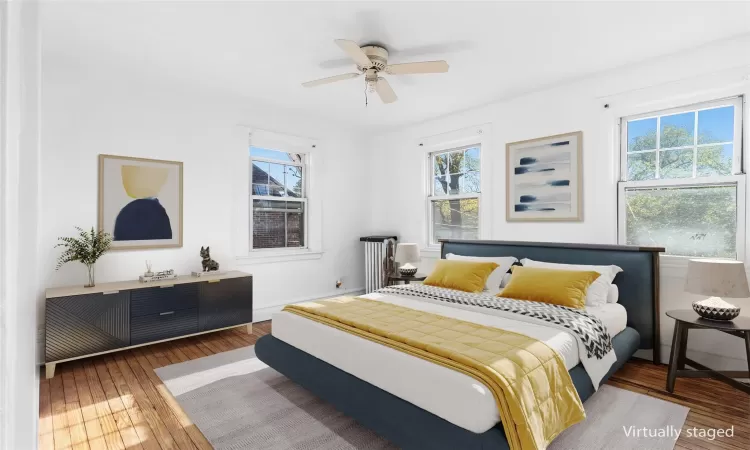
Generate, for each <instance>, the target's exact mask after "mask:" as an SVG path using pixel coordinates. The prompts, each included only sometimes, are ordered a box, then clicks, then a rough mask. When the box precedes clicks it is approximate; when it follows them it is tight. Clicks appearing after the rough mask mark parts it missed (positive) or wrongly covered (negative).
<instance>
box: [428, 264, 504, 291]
mask: <svg viewBox="0 0 750 450" xmlns="http://www.w3.org/2000/svg"><path fill="white" fill-rule="evenodd" d="M496 268H497V264H495V263H494V262H473V261H457V260H452V259H441V260H439V261H438V262H437V264H436V265H435V269H434V270H433V271H432V273H431V274H430V276H428V277H427V278H425V280H424V281H423V282H422V283H423V284H427V285H429V286H438V287H442V288H448V289H456V290H458V291H465V292H482V290H483V289H484V284H485V282H487V278H489V276H490V274H491V273H492V271H493V270H495V269H496Z"/></svg>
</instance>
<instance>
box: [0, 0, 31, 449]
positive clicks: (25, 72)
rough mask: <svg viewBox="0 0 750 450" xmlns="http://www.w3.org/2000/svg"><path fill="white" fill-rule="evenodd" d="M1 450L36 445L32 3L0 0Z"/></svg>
mask: <svg viewBox="0 0 750 450" xmlns="http://www.w3.org/2000/svg"><path fill="white" fill-rule="evenodd" d="M0 16H1V17H0V19H1V20H0V27H2V30H1V31H2V36H0V54H3V58H2V61H0V78H2V80H3V82H2V84H3V86H2V88H1V89H2V92H0V106H1V107H2V109H1V110H0V182H1V183H2V184H1V185H0V219H1V220H0V449H8V450H11V449H13V450H15V449H27V448H34V447H35V445H36V434H37V433H36V430H37V421H38V389H37V387H38V386H39V371H38V369H37V368H36V365H35V361H36V353H37V352H36V346H35V345H34V341H35V338H36V336H35V334H36V333H35V330H36V327H35V325H36V305H35V302H34V299H35V297H36V296H37V292H38V289H39V288H38V283H37V270H36V267H37V260H36V257H37V252H36V245H37V223H38V209H39V191H38V188H37V185H38V181H39V173H38V168H39V156H40V155H39V127H40V123H39V101H40V92H39V87H40V82H39V77H40V32H39V15H38V5H37V4H36V3H35V2H31V1H19V2H10V3H6V2H4V3H2V4H0Z"/></svg>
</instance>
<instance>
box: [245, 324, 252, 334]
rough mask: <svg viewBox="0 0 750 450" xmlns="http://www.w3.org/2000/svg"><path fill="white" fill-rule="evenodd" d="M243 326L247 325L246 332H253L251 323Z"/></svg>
mask: <svg viewBox="0 0 750 450" xmlns="http://www.w3.org/2000/svg"><path fill="white" fill-rule="evenodd" d="M245 326H246V327H247V334H253V324H251V323H249V324H247V325H245Z"/></svg>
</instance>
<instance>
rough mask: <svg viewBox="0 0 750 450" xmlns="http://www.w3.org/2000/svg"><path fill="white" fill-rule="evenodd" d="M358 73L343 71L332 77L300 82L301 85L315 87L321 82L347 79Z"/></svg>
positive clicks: (358, 74) (355, 76)
mask: <svg viewBox="0 0 750 450" xmlns="http://www.w3.org/2000/svg"><path fill="white" fill-rule="evenodd" d="M360 75H362V74H361V73H345V74H342V75H336V76H334V77H328V78H321V79H319V80H313V81H308V82H306V83H302V86H304V87H315V86H320V85H321V84H328V83H335V82H337V81H342V80H348V79H350V78H357V77H358V76H360Z"/></svg>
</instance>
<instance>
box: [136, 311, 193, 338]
mask: <svg viewBox="0 0 750 450" xmlns="http://www.w3.org/2000/svg"><path fill="white" fill-rule="evenodd" d="M197 332H198V308H191V309H181V310H167V311H162V312H160V313H158V314H151V315H148V316H139V317H133V318H132V319H131V320H130V344H131V345H138V344H144V343H146V342H153V341H160V340H163V339H169V338H173V337H177V336H183V335H186V334H192V333H197Z"/></svg>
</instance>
